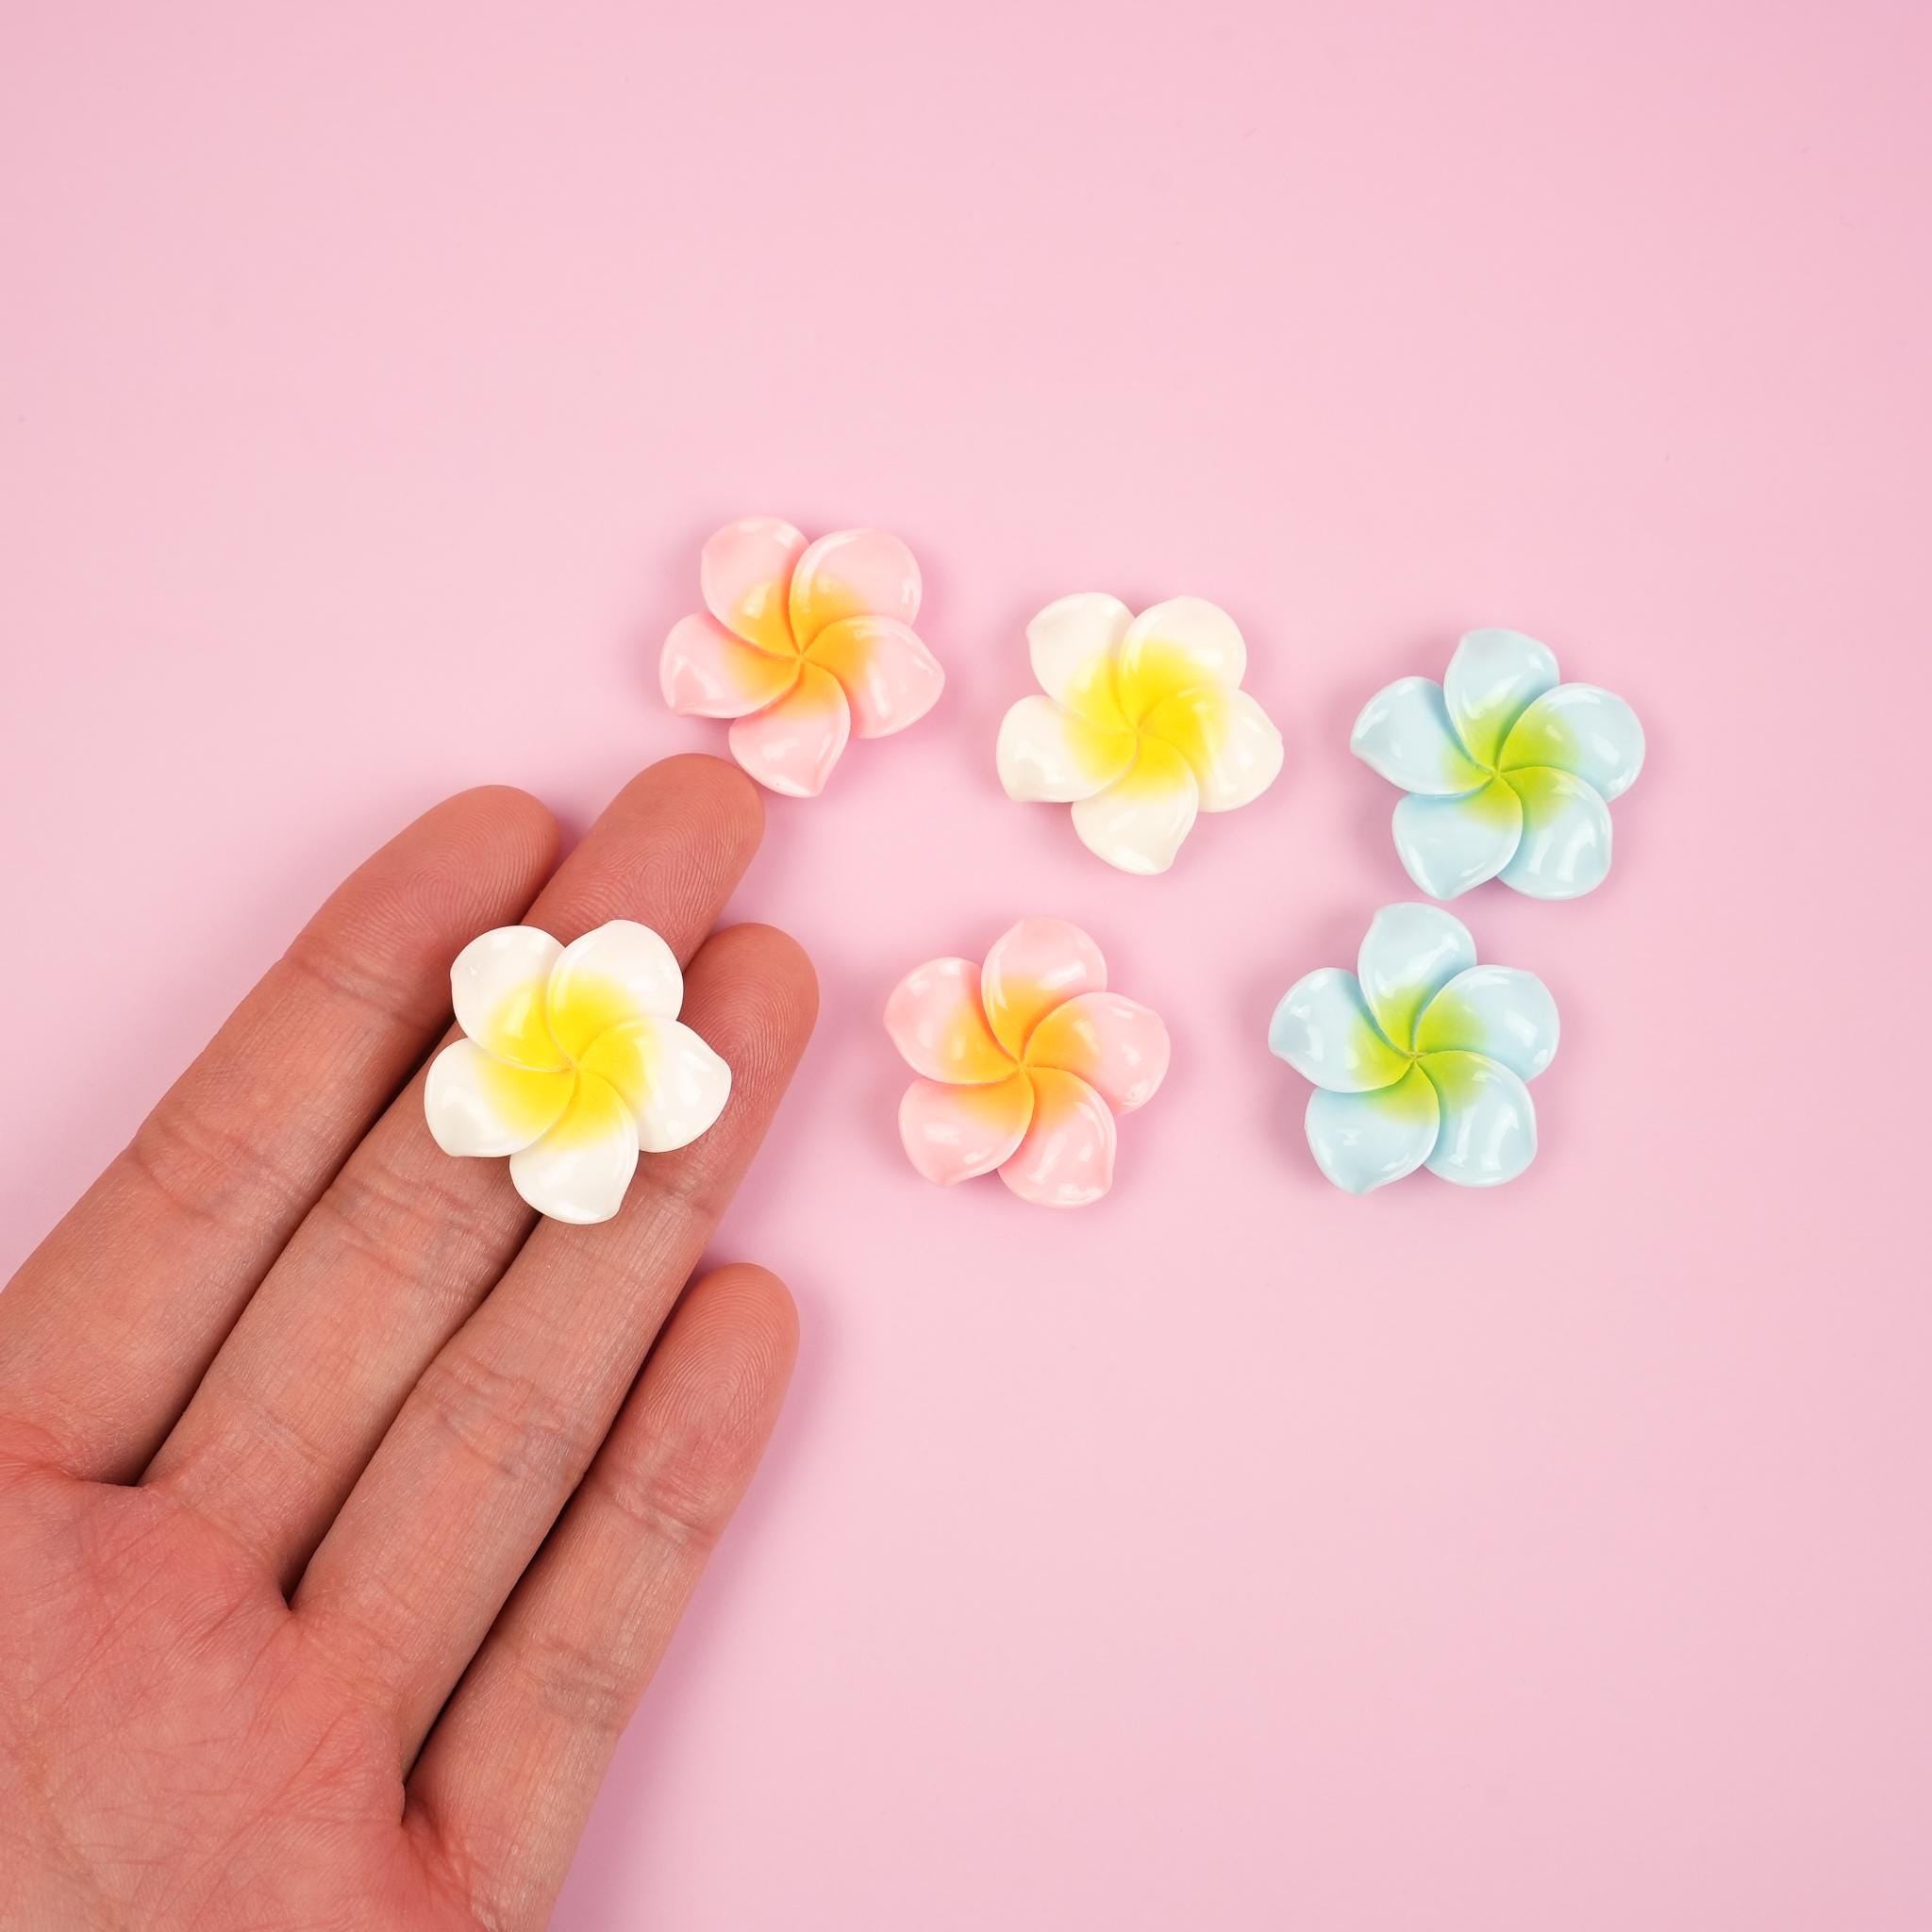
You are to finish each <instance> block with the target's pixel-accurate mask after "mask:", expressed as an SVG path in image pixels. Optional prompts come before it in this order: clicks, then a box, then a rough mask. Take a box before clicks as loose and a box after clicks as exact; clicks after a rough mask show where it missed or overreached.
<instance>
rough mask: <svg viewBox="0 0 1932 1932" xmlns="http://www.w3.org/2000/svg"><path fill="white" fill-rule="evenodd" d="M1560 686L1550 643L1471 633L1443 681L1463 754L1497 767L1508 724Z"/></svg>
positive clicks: (1513, 634) (1503, 633) (1505, 633)
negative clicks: (1538, 699)
mask: <svg viewBox="0 0 1932 1932" xmlns="http://www.w3.org/2000/svg"><path fill="white" fill-rule="evenodd" d="M1556 681H1557V659H1556V657H1555V655H1554V654H1553V653H1552V652H1551V650H1550V647H1549V646H1548V645H1547V644H1540V643H1538V642H1537V641H1536V640H1535V639H1534V638H1529V637H1524V634H1523V633H1522V632H1521V631H1520V630H1473V631H1470V632H1469V633H1468V634H1467V635H1466V636H1465V637H1464V638H1463V640H1462V641H1461V642H1460V643H1458V644H1457V646H1456V655H1455V656H1454V657H1453V658H1450V660H1449V670H1448V672H1447V674H1446V675H1444V677H1443V679H1442V694H1443V696H1444V697H1445V698H1446V699H1447V701H1448V705H1449V716H1450V717H1451V719H1453V720H1454V721H1455V724H1456V730H1457V736H1458V737H1460V738H1461V740H1462V748H1463V750H1465V751H1466V752H1468V754H1469V755H1470V757H1471V758H1474V760H1475V761H1476V763H1477V764H1479V765H1488V766H1491V767H1492V768H1493V766H1494V765H1495V762H1496V755H1497V753H1498V752H1499V751H1500V750H1501V749H1502V744H1503V740H1504V738H1505V737H1506V736H1507V733H1508V730H1509V727H1510V725H1512V724H1515V722H1516V721H1517V719H1518V718H1520V717H1521V716H1522V715H1523V713H1524V709H1525V708H1527V707H1528V705H1529V702H1530V700H1531V699H1532V698H1540V697H1541V696H1542V694H1543V692H1544V691H1548V690H1549V689H1550V687H1551V686H1552V685H1554V684H1555V683H1556Z"/></svg>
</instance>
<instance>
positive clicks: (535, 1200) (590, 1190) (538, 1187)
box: [509, 1075, 638, 1223]
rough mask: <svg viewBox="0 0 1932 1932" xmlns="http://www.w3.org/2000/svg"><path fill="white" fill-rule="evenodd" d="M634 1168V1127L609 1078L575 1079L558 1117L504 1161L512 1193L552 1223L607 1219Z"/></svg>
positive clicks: (619, 1202) (620, 1201)
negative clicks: (572, 1091) (566, 1104)
mask: <svg viewBox="0 0 1932 1932" xmlns="http://www.w3.org/2000/svg"><path fill="white" fill-rule="evenodd" d="M637 1167H638V1124H637V1122H636V1121H635V1120H634V1119H632V1117H631V1111H630V1108H627V1107H626V1106H625V1104H624V1102H623V1101H622V1100H621V1099H619V1098H618V1094H617V1090H616V1089H615V1088H614V1087H612V1086H611V1085H610V1083H609V1082H608V1080H599V1079H594V1078H587V1077H584V1076H582V1075H579V1077H578V1079H577V1088H576V1093H575V1096H574V1097H573V1098H572V1101H571V1104H570V1106H569V1108H567V1109H566V1110H565V1112H564V1115H563V1118H562V1119H561V1120H560V1121H558V1123H557V1124H556V1125H555V1126H554V1127H552V1128H551V1129H550V1131H549V1132H548V1133H547V1134H545V1135H544V1136H543V1138H542V1139H541V1141H536V1142H534V1143H533V1144H532V1145H530V1146H528V1147H525V1148H522V1149H521V1150H519V1151H518V1152H517V1153H515V1154H512V1155H511V1156H510V1158H509V1177H510V1180H511V1182H512V1183H513V1184H514V1185H515V1187H516V1191H517V1192H518V1193H520V1194H521V1195H522V1196H523V1197H524V1199H525V1201H527V1202H528V1203H529V1204H530V1206H531V1207H532V1208H535V1209H536V1210H537V1211H538V1213H540V1214H547V1215H549V1217H550V1218H551V1220H553V1221H571V1222H578V1223H587V1222H593V1221H608V1220H609V1219H610V1217H611V1216H612V1215H613V1214H615V1213H616V1212H617V1210H618V1209H619V1208H621V1207H623V1205H624V1191H625V1189H626V1188H627V1187H629V1186H630V1177H631V1175H632V1174H635V1173H636V1172H637Z"/></svg>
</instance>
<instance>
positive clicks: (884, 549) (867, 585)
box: [791, 530, 919, 651]
mask: <svg viewBox="0 0 1932 1932" xmlns="http://www.w3.org/2000/svg"><path fill="white" fill-rule="evenodd" d="M918 615H919V566H918V564H917V563H915V562H914V561H913V558H912V553H911V551H909V550H908V549H907V547H906V546H905V544H903V543H902V542H900V541H899V540H898V538H896V537H889V536H888V535H887V534H886V533H885V531H883V530H835V531H834V532H833V533H832V535H831V536H829V537H821V538H820V539H819V540H818V541H817V542H815V543H813V544H811V545H810V546H809V547H808V549H807V550H806V552H805V555H804V556H803V557H801V558H799V559H798V566H797V568H796V569H795V570H794V571H793V572H792V574H791V635H792V636H793V637H794V638H796V639H797V640H798V647H799V649H800V650H802V651H803V650H809V649H810V648H811V645H812V642H813V641H814V640H815V639H816V638H817V637H818V634H819V633H820V632H821V631H822V630H824V628H825V626H826V625H833V624H837V623H839V622H840V621H841V619H842V618H847V617H891V618H896V619H897V620H898V621H899V623H901V624H910V623H911V622H912V620H913V619H914V618H915V617H917V616H918Z"/></svg>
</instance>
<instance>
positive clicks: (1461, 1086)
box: [1417, 1053, 1536, 1188]
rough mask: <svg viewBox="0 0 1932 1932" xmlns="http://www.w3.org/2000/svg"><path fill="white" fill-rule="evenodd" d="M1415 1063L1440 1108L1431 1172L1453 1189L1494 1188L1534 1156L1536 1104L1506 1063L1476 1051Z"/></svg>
mask: <svg viewBox="0 0 1932 1932" xmlns="http://www.w3.org/2000/svg"><path fill="white" fill-rule="evenodd" d="M1417 1065H1418V1067H1419V1068H1420V1069H1421V1070H1422V1071H1423V1072H1424V1073H1425V1074H1427V1075H1428V1078H1429V1080H1430V1082H1431V1084H1432V1085H1433V1086H1434V1087H1435V1090H1436V1096H1437V1098H1438V1099H1439V1100H1440V1101H1441V1108H1442V1119H1441V1130H1440V1131H1439V1132H1438V1134H1437V1136H1436V1143H1435V1147H1434V1149H1433V1151H1432V1152H1431V1153H1430V1155H1429V1172H1430V1173H1431V1174H1441V1177H1442V1178H1443V1179H1444V1180H1445V1181H1454V1182H1455V1183H1456V1184H1457V1187H1462V1188H1495V1187H1500V1186H1501V1185H1502V1184H1503V1183H1504V1182H1505V1181H1513V1180H1514V1179H1515V1178H1516V1176H1517V1175H1518V1174H1521V1173H1522V1172H1523V1170H1524V1168H1525V1167H1527V1166H1528V1165H1529V1163H1530V1162H1531V1161H1532V1160H1534V1159H1535V1158H1536V1107H1535V1104H1534V1103H1533V1102H1532V1101H1531V1099H1530V1097H1529V1089H1528V1088H1527V1087H1525V1086H1524V1084H1523V1082H1522V1080H1521V1079H1520V1078H1519V1077H1518V1076H1517V1075H1516V1074H1512V1073H1511V1072H1510V1071H1509V1069H1508V1068H1507V1067H1506V1066H1504V1065H1503V1064H1502V1063H1501V1062H1500V1061H1499V1060H1492V1059H1488V1058H1485V1057H1484V1056H1483V1055H1481V1054H1479V1053H1432V1054H1430V1055H1429V1057H1428V1058H1426V1059H1424V1060H1420V1061H1418V1062H1417Z"/></svg>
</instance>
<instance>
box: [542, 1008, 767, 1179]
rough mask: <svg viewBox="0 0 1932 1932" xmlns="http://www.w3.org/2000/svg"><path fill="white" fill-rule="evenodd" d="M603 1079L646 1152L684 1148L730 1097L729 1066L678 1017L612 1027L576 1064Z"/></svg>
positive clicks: (709, 1123) (722, 1110) (722, 1109)
mask: <svg viewBox="0 0 1932 1932" xmlns="http://www.w3.org/2000/svg"><path fill="white" fill-rule="evenodd" d="M579 1067H580V1069H581V1071H582V1072H584V1073H586V1074H595V1075H596V1076H597V1077H598V1078H599V1079H601V1080H608V1082H609V1083H610V1085H611V1086H612V1087H613V1088H614V1089H615V1090H616V1091H617V1096H618V1098H619V1099H620V1100H622V1101H623V1102H624V1104H625V1106H626V1107H627V1108H630V1112H631V1118H632V1119H633V1120H634V1121H636V1122H637V1124H638V1145H639V1146H640V1147H641V1149H642V1150H643V1151H644V1152H645V1153H646V1154H668V1153H670V1152H671V1151H672V1149H673V1148H675V1147H684V1146H688V1145H689V1144H690V1143H691V1141H695V1140H696V1139H697V1137H698V1136H699V1135H700V1134H702V1133H704V1132H705V1131H706V1130H707V1129H708V1128H709V1127H710V1126H711V1125H712V1124H714V1123H715V1122H716V1121H717V1118H718V1116H719V1115H720V1114H721V1113H723V1112H724V1103H725V1102H726V1101H727V1100H729V1099H730V1098H731V1069H730V1068H729V1067H728V1066H726V1065H725V1063H724V1058H722V1057H721V1056H720V1055H718V1054H716V1053H714V1052H713V1051H712V1050H711V1048H710V1046H709V1045H708V1043H707V1042H706V1041H703V1040H702V1039H700V1038H699V1037H698V1035H697V1034H696V1033H694V1032H693V1031H692V1030H691V1028H690V1027H689V1026H687V1025H685V1024H684V1023H683V1022H682V1021H681V1020H661V1019H659V1020H633V1021H632V1022H631V1023H630V1024H628V1025H625V1026H613V1027H612V1028H611V1029H610V1030H609V1031H608V1033H606V1034H604V1035H603V1036H602V1038H601V1039H599V1040H598V1041H596V1042H595V1043H594V1044H593V1045H592V1046H591V1049H590V1050H589V1052H587V1053H586V1054H585V1055H584V1057H583V1059H582V1060H581V1061H580V1062H579Z"/></svg>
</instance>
